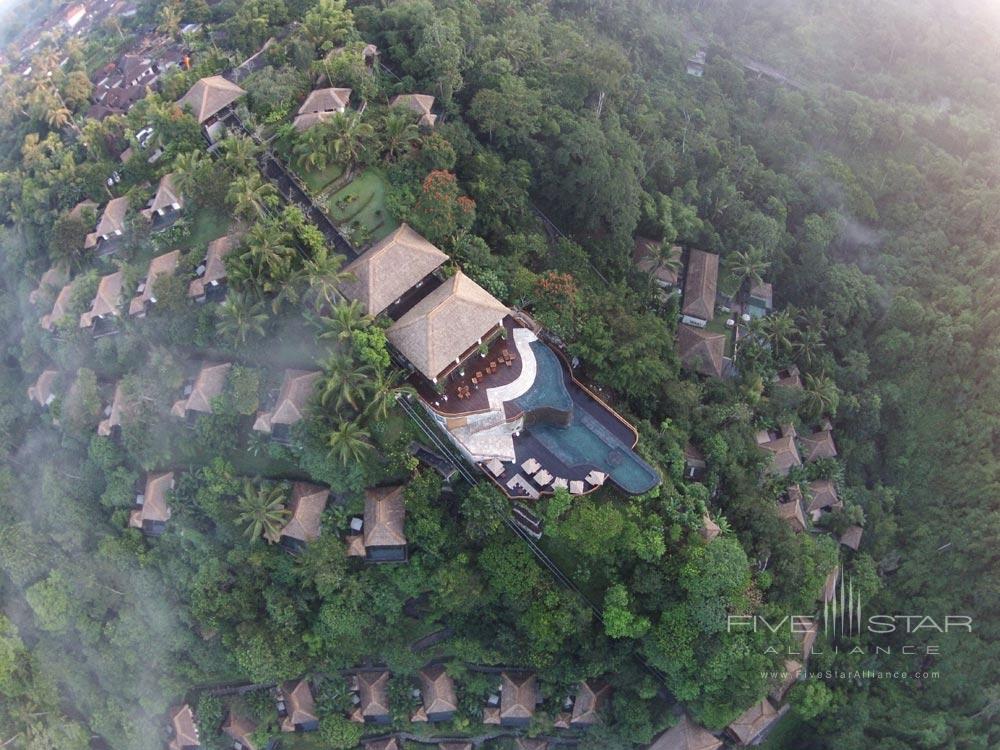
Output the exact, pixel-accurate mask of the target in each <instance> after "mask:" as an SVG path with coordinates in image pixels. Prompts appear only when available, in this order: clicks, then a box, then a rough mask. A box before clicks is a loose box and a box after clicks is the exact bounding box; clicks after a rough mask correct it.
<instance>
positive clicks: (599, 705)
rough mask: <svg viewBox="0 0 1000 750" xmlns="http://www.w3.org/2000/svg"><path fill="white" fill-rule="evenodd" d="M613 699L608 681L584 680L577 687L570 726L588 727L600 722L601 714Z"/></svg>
mask: <svg viewBox="0 0 1000 750" xmlns="http://www.w3.org/2000/svg"><path fill="white" fill-rule="evenodd" d="M610 699H611V685H610V684H609V683H608V682H607V681H606V680H594V681H593V683H591V682H587V681H586V680H584V681H583V682H581V683H580V685H579V686H578V687H577V691H576V699H575V700H574V701H573V718H572V719H570V724H572V725H573V726H581V727H586V726H590V725H591V724H596V723H597V722H598V721H600V718H601V717H600V712H601V711H603V710H604V707H605V706H606V705H607V704H608V701H609V700H610Z"/></svg>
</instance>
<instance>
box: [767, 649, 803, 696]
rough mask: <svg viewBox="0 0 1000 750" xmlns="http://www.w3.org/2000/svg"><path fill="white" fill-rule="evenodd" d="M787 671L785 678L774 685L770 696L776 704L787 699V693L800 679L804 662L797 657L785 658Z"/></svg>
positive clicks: (784, 665) (785, 670) (784, 666)
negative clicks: (796, 658)
mask: <svg viewBox="0 0 1000 750" xmlns="http://www.w3.org/2000/svg"><path fill="white" fill-rule="evenodd" d="M782 666H783V668H784V672H785V677H784V679H783V680H782V681H781V682H780V683H778V684H777V685H775V686H774V688H773V689H772V690H771V692H770V693H768V696H769V697H770V698H771V700H772V701H774V705H779V704H781V703H782V702H783V701H784V700H785V695H787V694H788V691H789V690H790V689H791V687H792V685H794V684H795V682H796V680H798V679H799V675H800V674H801V673H802V663H801V662H798V661H796V660H795V659H785V662H784V664H783V665H782Z"/></svg>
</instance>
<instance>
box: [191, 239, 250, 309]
mask: <svg viewBox="0 0 1000 750" xmlns="http://www.w3.org/2000/svg"><path fill="white" fill-rule="evenodd" d="M239 244H240V238H239V237H238V236H237V235H235V234H227V235H226V236H224V237H219V238H218V239H214V240H212V241H211V242H209V243H208V251H207V253H206V254H205V272H204V273H203V274H202V275H201V276H199V277H198V278H197V279H194V280H193V281H192V282H191V284H190V286H189V287H188V296H189V297H201V296H202V295H203V294H205V290H206V288H207V287H208V286H210V285H211V283H212V282H213V281H214V282H219V281H222V280H223V279H225V278H226V263H225V259H226V256H227V255H229V253H230V252H232V251H233V250H234V249H235V248H236V247H237V246H238V245H239Z"/></svg>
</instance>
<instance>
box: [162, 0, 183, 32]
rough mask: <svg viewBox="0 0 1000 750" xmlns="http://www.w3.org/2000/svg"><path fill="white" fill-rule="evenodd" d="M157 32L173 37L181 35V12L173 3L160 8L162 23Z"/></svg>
mask: <svg viewBox="0 0 1000 750" xmlns="http://www.w3.org/2000/svg"><path fill="white" fill-rule="evenodd" d="M156 30H157V31H159V32H160V33H161V34H165V35H167V36H172V37H176V36H177V35H178V34H179V33H180V30H181V12H180V9H179V8H178V7H177V6H176V5H174V4H172V3H171V4H169V5H164V6H163V7H162V8H160V23H159V25H158V26H157V27H156Z"/></svg>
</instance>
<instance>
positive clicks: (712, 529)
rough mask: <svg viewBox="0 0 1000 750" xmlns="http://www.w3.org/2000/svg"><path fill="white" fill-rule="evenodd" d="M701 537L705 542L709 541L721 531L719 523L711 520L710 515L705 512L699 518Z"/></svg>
mask: <svg viewBox="0 0 1000 750" xmlns="http://www.w3.org/2000/svg"><path fill="white" fill-rule="evenodd" d="M700 533H701V536H702V538H703V539H704V540H705V541H706V542H710V541H712V540H713V539H715V538H716V537H717V536H718V535H719V534H721V533H722V529H720V528H719V524H717V523H716V522H715V521H713V520H712V517H711V516H710V515H708V513H706V514H705V515H704V516H702V518H701V530H700Z"/></svg>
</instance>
